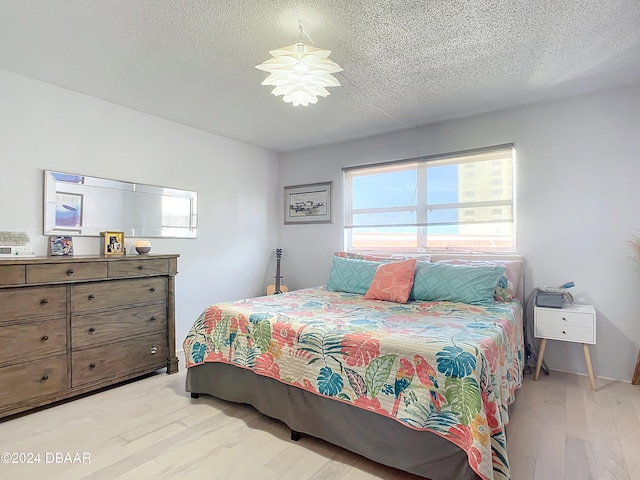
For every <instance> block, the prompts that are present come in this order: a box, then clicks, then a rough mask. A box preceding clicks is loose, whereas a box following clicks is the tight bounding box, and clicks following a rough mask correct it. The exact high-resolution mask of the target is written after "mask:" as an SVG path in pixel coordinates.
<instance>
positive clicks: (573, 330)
mask: <svg viewBox="0 0 640 480" xmlns="http://www.w3.org/2000/svg"><path fill="white" fill-rule="evenodd" d="M538 313H539V312H538ZM535 335H536V337H539V338H548V339H550V340H564V341H565V342H579V343H595V335H594V329H593V326H590V327H576V326H572V325H556V324H553V323H539V322H537V323H536V333H535Z"/></svg>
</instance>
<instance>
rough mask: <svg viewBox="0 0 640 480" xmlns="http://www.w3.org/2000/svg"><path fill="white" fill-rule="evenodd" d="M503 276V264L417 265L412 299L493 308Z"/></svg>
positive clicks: (421, 263)
mask: <svg viewBox="0 0 640 480" xmlns="http://www.w3.org/2000/svg"><path fill="white" fill-rule="evenodd" d="M504 275H505V268H504V266H501V265H486V266H485V265H483V266H480V265H474V266H471V265H447V264H444V263H427V262H418V263H417V264H416V269H415V275H414V279H413V289H412V290H411V294H410V296H409V298H410V299H412V300H422V301H427V302H438V301H450V302H462V303H468V304H471V305H490V304H491V303H493V297H494V294H495V289H496V286H497V285H498V282H499V281H500V279H501V278H502V277H503V276H504Z"/></svg>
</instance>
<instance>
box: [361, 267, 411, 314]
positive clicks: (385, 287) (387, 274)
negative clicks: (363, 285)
mask: <svg viewBox="0 0 640 480" xmlns="http://www.w3.org/2000/svg"><path fill="white" fill-rule="evenodd" d="M415 268H416V259H415V258H412V259H410V260H405V261H403V262H393V263H383V264H381V265H379V266H378V268H377V269H376V273H375V275H374V276H373V280H372V282H371V285H370V286H369V290H367V293H366V294H365V296H364V298H367V299H369V300H385V301H387V302H396V303H407V300H409V293H410V292H411V287H413V271H414V269H415Z"/></svg>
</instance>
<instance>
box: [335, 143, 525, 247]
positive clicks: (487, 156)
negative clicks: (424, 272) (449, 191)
mask: <svg viewBox="0 0 640 480" xmlns="http://www.w3.org/2000/svg"><path fill="white" fill-rule="evenodd" d="M505 155H509V156H510V157H511V198H505V199H500V200H485V201H463V200H462V199H459V201H458V202H453V203H447V204H428V203H427V171H428V169H429V168H432V167H437V166H443V165H462V164H465V163H468V164H470V165H473V164H475V163H476V162H481V161H487V160H492V159H493V158H496V157H499V158H505ZM515 158H516V155H515V149H514V147H513V144H505V145H496V146H492V147H486V148H482V149H476V150H468V151H464V152H455V153H450V154H444V155H433V156H428V157H419V158H413V159H406V160H399V161H393V162H385V163H378V164H371V165H362V166H358V167H347V168H344V169H343V171H344V206H345V216H344V219H345V229H344V248H345V250H349V251H368V252H370V251H379V252H382V251H401V250H397V249H392V248H368V249H366V250H364V249H362V248H359V249H356V248H353V246H352V244H353V242H352V239H353V230H354V228H368V227H371V228H375V227H413V226H415V227H416V229H417V231H416V234H417V249H416V250H410V251H408V252H428V251H431V250H433V249H430V248H428V247H427V227H430V226H440V225H473V224H479V223H502V224H506V223H511V224H512V227H511V247H510V248H505V247H487V246H486V245H485V246H484V247H482V246H478V247H477V248H474V247H472V248H471V249H473V250H478V251H483V252H487V251H491V252H500V253H514V252H515V251H516V219H515V197H516V192H515V185H516V182H515V172H516V168H515ZM474 166H475V165H474ZM489 169H490V170H489V176H490V177H491V178H494V177H495V176H494V175H493V170H495V161H493V162H492V164H491V165H490V167H489ZM402 170H417V181H416V186H415V195H414V198H415V204H412V205H404V206H400V207H381V208H361V209H354V208H353V196H352V186H353V179H354V178H355V177H357V176H364V175H377V174H381V173H385V172H389V173H391V172H397V171H402ZM492 187H493V188H495V186H492ZM465 197H466V198H470V199H473V198H474V196H470V197H467V196H466V195H465V194H463V198H465ZM473 207H494V208H497V207H510V209H509V208H508V209H504V210H503V211H505V210H506V211H510V212H511V215H510V216H508V215H507V216H504V217H503V218H502V219H500V221H498V222H496V220H495V219H492V220H476V219H474V217H475V215H472V216H469V215H460V216H459V218H458V220H457V221H456V222H429V221H428V218H427V215H428V212H429V211H433V210H438V209H452V208H473ZM461 211H463V210H461ZM392 212H415V213H416V222H415V224H414V223H409V224H394V223H389V224H385V223H378V224H372V225H354V223H353V222H354V215H357V214H366V213H392ZM465 218H467V221H465V220H464V219H465ZM467 250H469V248H467ZM403 251H407V250H406V249H404V250H403Z"/></svg>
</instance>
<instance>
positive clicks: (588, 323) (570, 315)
mask: <svg viewBox="0 0 640 480" xmlns="http://www.w3.org/2000/svg"><path fill="white" fill-rule="evenodd" d="M593 318H594V315H593V314H591V313H583V312H575V311H570V310H565V309H562V308H558V309H555V310H551V309H549V310H546V309H542V308H538V309H537V310H536V322H537V323H549V324H553V325H565V326H572V327H587V328H593Z"/></svg>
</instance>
